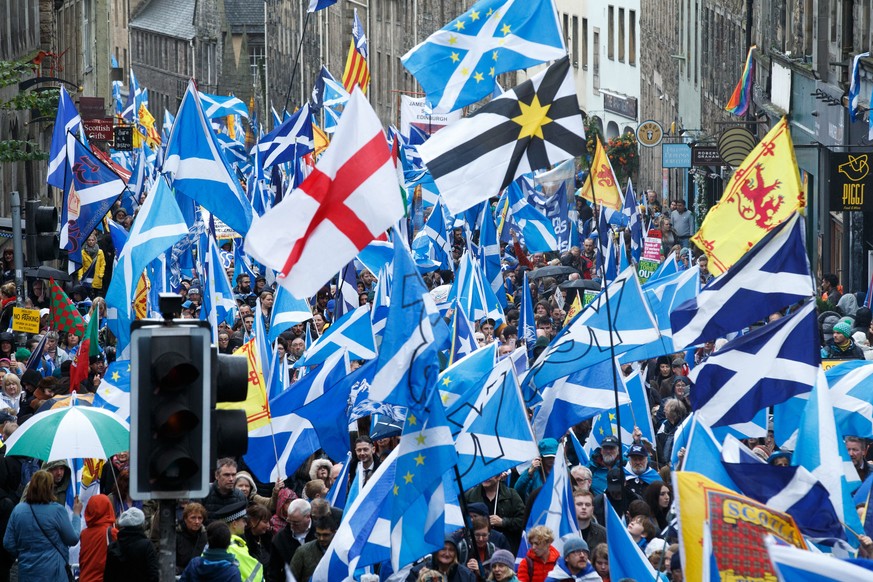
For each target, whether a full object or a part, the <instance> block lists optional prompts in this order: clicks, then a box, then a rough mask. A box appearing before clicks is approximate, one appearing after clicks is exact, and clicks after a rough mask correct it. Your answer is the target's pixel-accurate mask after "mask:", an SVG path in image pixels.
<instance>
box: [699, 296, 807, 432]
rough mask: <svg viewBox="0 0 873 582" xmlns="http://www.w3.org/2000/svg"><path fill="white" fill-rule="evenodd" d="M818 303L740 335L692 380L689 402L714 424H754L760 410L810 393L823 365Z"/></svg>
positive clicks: (710, 358) (709, 360)
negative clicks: (816, 311)
mask: <svg viewBox="0 0 873 582" xmlns="http://www.w3.org/2000/svg"><path fill="white" fill-rule="evenodd" d="M817 338H818V325H817V322H816V315H815V302H812V301H811V302H808V303H807V304H806V305H804V306H803V308H801V309H800V310H798V311H795V312H794V313H792V314H791V315H789V316H788V317H783V318H781V319H779V320H777V321H775V322H773V323H769V324H767V325H765V326H763V327H760V328H758V329H756V330H754V331H752V332H750V333H748V334H746V335H743V336H740V337H738V338H736V339H734V340H732V341H730V342H728V343H727V344H725V345H724V346H723V347H722V348H721V349H720V350H719V351H717V352H715V353H714V354H711V355H710V356H709V357H708V358H707V359H706V361H704V362H703V363H702V364H700V365H699V366H697V367H695V368H694V369H693V370H692V371H691V374H690V376H689V379H690V380H691V382H692V384H693V386H694V388H693V390H692V391H691V404H692V406H693V407H694V410H695V411H696V412H697V416H698V418H699V419H700V420H701V421H703V422H705V423H706V424H708V425H710V426H722V425H726V424H735V423H738V422H746V421H748V420H751V419H752V418H753V417H754V416H755V415H756V414H757V413H758V411H759V410H761V409H762V408H767V407H768V406H773V405H774V404H779V403H780V402H784V401H785V400H788V399H789V398H791V397H792V396H795V395H797V394H803V393H805V392H809V391H811V390H812V387H813V386H814V385H815V382H816V378H817V376H818V371H819V363H820V362H821V358H820V354H819V348H818V339H817Z"/></svg>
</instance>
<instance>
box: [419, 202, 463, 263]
mask: <svg viewBox="0 0 873 582" xmlns="http://www.w3.org/2000/svg"><path fill="white" fill-rule="evenodd" d="M450 240H451V239H450V238H449V235H448V231H447V230H446V221H445V218H444V216H443V207H442V203H441V202H439V201H437V204H436V206H434V207H433V208H432V210H431V213H430V216H428V218H427V220H426V221H425V223H424V228H422V229H421V230H420V231H419V232H418V234H416V235H415V237H414V238H413V239H412V253H413V257H414V258H415V264H416V266H417V267H418V268H419V270H422V271H424V272H427V271H433V270H435V269H440V270H444V271H452V270H454V268H455V263H454V261H453V260H452V244H451V242H450Z"/></svg>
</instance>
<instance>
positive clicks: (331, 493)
mask: <svg viewBox="0 0 873 582" xmlns="http://www.w3.org/2000/svg"><path fill="white" fill-rule="evenodd" d="M351 465H352V452H351V451H349V453H348V454H347V455H346V458H345V461H344V462H343V468H342V469H340V472H339V475H337V476H336V479H334V481H333V485H331V486H330V489H329V490H328V492H327V495H325V497H324V498H325V499H327V502H328V503H330V506H331V507H336V508H337V509H345V508H346V499H347V498H348V495H349V467H350V466H351Z"/></svg>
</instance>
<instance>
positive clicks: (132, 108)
mask: <svg viewBox="0 0 873 582" xmlns="http://www.w3.org/2000/svg"><path fill="white" fill-rule="evenodd" d="M143 104H145V106H146V107H148V105H149V91H148V89H144V88H142V87H140V86H139V82H138V81H137V80H136V73H134V72H133V68H132V67H131V69H130V76H129V78H128V91H127V102H126V103H125V105H124V111H122V113H121V116H122V117H123V118H124V119H126V120H127V121H130V122H133V123H137V122H138V121H139V107H140V105H143Z"/></svg>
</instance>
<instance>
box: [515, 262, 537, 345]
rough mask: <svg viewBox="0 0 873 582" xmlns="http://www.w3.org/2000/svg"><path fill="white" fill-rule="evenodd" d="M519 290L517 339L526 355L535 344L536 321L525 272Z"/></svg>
mask: <svg viewBox="0 0 873 582" xmlns="http://www.w3.org/2000/svg"><path fill="white" fill-rule="evenodd" d="M522 281H523V283H522V288H521V306H520V309H519V312H520V313H519V318H518V339H519V340H521V341H523V342H524V345H525V347H527V353H528V355H531V354H532V353H533V349H534V347H536V344H537V320H536V318H535V317H534V310H533V299H532V298H531V294H530V283H529V282H528V279H527V271H525V272H524V279H523V280H522Z"/></svg>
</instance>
